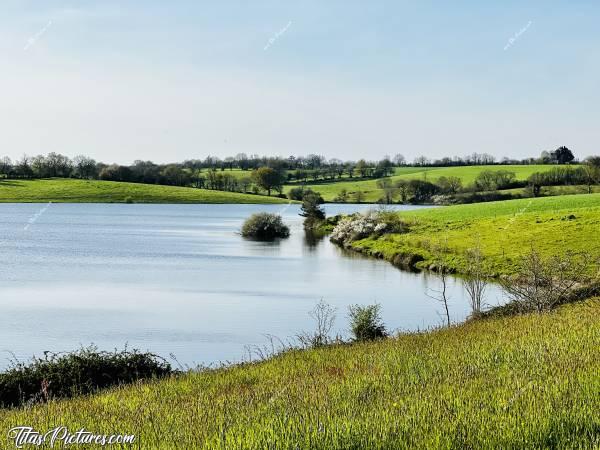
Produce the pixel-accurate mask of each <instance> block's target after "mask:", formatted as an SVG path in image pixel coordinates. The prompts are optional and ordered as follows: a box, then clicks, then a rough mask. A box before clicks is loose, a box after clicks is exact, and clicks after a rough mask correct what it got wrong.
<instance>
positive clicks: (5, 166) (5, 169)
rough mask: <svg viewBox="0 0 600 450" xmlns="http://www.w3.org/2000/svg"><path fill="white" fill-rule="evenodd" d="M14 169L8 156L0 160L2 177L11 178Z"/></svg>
mask: <svg viewBox="0 0 600 450" xmlns="http://www.w3.org/2000/svg"><path fill="white" fill-rule="evenodd" d="M12 168H13V166H12V161H11V160H10V158H9V157H8V156H5V157H3V158H0V175H4V176H6V178H8V177H10V174H11V172H12Z"/></svg>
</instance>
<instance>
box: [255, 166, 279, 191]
mask: <svg viewBox="0 0 600 450" xmlns="http://www.w3.org/2000/svg"><path fill="white" fill-rule="evenodd" d="M252 179H253V181H254V182H255V183H256V184H257V185H258V186H260V187H261V188H262V189H264V190H265V191H267V193H268V195H271V190H272V189H277V188H280V187H281V186H282V185H283V183H284V182H285V179H284V176H283V175H282V173H281V172H278V171H277V170H275V169H271V168H270V167H260V168H258V169H256V170H255V171H254V172H252Z"/></svg>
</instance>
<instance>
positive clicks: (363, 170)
mask: <svg viewBox="0 0 600 450" xmlns="http://www.w3.org/2000/svg"><path fill="white" fill-rule="evenodd" d="M355 169H356V170H357V171H358V173H359V174H360V176H361V178H364V177H365V176H366V174H367V162H366V161H365V160H364V159H361V160H359V161H358V162H357V163H356V167H355Z"/></svg>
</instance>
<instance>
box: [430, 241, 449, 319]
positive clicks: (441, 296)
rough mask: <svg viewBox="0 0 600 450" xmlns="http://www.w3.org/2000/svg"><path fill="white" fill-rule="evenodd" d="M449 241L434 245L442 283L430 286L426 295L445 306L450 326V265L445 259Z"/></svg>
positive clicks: (438, 272)
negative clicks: (436, 287) (438, 285)
mask: <svg viewBox="0 0 600 450" xmlns="http://www.w3.org/2000/svg"><path fill="white" fill-rule="evenodd" d="M447 249H448V243H447V242H446V241H445V242H444V244H436V245H435V246H434V247H433V249H432V250H433V255H434V265H435V269H434V271H435V273H436V274H437V276H438V280H439V283H440V287H439V289H431V288H429V289H428V290H427V292H426V295H427V296H428V297H429V298H432V299H434V300H435V301H437V302H440V303H441V304H442V305H443V306H444V311H445V316H446V322H447V324H448V326H450V325H451V322H450V309H449V308H448V302H449V300H450V295H449V293H448V284H449V277H448V275H449V271H448V265H447V264H446V260H445V259H444V254H445V253H446V252H447Z"/></svg>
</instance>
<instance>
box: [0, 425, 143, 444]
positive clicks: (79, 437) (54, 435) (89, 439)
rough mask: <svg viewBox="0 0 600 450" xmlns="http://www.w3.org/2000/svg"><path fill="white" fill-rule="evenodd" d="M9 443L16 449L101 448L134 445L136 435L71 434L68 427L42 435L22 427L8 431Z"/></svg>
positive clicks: (87, 432) (77, 432)
mask: <svg viewBox="0 0 600 450" xmlns="http://www.w3.org/2000/svg"><path fill="white" fill-rule="evenodd" d="M8 441H9V442H10V443H12V444H14V446H15V448H25V446H31V445H33V446H37V447H40V446H42V445H46V446H49V447H50V448H54V447H59V448H62V447H66V446H76V445H86V444H88V445H89V444H96V445H101V446H106V445H117V444H133V443H134V442H135V435H133V434H131V435H130V434H110V435H107V434H94V433H92V432H90V431H87V430H86V429H85V428H81V429H80V430H78V431H75V432H71V431H69V429H68V428H67V427H64V426H62V427H56V428H54V429H52V430H49V431H46V432H45V433H41V432H39V431H36V430H35V429H34V428H33V427H27V426H20V427H14V428H11V429H10V430H9V431H8Z"/></svg>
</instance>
